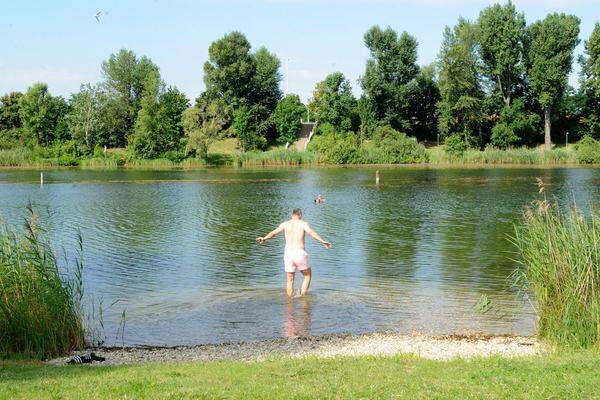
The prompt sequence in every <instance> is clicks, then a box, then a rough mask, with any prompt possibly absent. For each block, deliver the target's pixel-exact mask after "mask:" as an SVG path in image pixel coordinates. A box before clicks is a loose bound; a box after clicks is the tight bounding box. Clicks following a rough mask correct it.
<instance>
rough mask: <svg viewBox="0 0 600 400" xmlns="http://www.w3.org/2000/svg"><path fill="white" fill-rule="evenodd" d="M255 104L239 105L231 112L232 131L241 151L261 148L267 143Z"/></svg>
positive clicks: (259, 113)
mask: <svg viewBox="0 0 600 400" xmlns="http://www.w3.org/2000/svg"><path fill="white" fill-rule="evenodd" d="M261 117H262V115H261V112H260V110H258V109H257V107H256V106H241V107H238V108H237V109H236V110H235V111H234V112H233V125H232V128H233V132H234V133H235V135H236V137H237V138H238V140H239V142H240V145H241V147H242V151H248V150H257V149H262V148H264V147H265V145H266V144H267V139H266V138H265V135H264V130H263V128H262V126H261V125H262V124H264V121H263V120H262V119H261Z"/></svg>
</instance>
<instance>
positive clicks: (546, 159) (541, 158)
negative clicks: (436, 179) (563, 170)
mask: <svg viewBox="0 0 600 400" xmlns="http://www.w3.org/2000/svg"><path fill="white" fill-rule="evenodd" d="M427 152H428V153H429V159H430V162H431V163H432V164H500V165H501V164H522V165H533V164H538V165H560V164H577V163H578V160H577V155H576V152H575V151H574V150H573V149H572V148H567V149H565V148H557V149H552V150H543V149H537V148H536V149H531V148H526V147H520V148H514V149H508V150H501V149H496V148H493V147H487V148H486V149H485V150H467V151H465V152H464V153H463V154H462V155H459V156H456V155H450V154H448V153H446V152H445V151H443V149H442V148H440V147H435V148H430V149H428V150H427Z"/></svg>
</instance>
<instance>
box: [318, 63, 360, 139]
mask: <svg viewBox="0 0 600 400" xmlns="http://www.w3.org/2000/svg"><path fill="white" fill-rule="evenodd" d="M356 104H357V103H356V99H355V98H354V95H353V94H352V87H351V86H350V81H348V79H346V78H345V77H344V74H342V73H341V72H334V73H332V74H329V75H327V77H326V78H325V80H323V81H321V82H319V83H317V85H316V87H315V91H314V93H313V98H312V100H311V102H310V103H309V104H308V108H309V109H310V112H311V115H312V116H313V117H314V119H315V120H317V121H318V122H319V123H321V124H330V125H331V126H333V127H334V128H336V129H338V130H340V131H353V130H355V129H357V128H358V114H357V110H356Z"/></svg>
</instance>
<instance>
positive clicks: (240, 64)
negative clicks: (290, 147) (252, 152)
mask: <svg viewBox="0 0 600 400" xmlns="http://www.w3.org/2000/svg"><path fill="white" fill-rule="evenodd" d="M208 55H209V59H208V61H207V62H206V63H205V64H204V83H205V85H206V91H205V93H203V95H202V97H203V98H205V99H206V100H208V101H209V102H213V101H221V102H224V103H225V104H228V105H230V106H231V107H226V108H222V110H224V111H230V112H231V113H232V114H231V115H228V116H224V117H223V119H225V120H230V121H232V122H235V119H236V115H237V120H238V121H237V122H238V123H237V125H238V129H234V130H233V131H234V132H245V133H243V135H244V137H240V138H239V139H240V142H241V143H245V144H246V145H247V146H244V145H243V147H248V146H249V147H248V148H255V147H262V146H263V145H262V143H263V141H264V140H266V139H265V137H266V135H267V134H269V133H270V132H273V131H274V129H273V127H272V124H271V119H270V116H271V113H272V112H273V110H274V109H275V107H276V106H277V102H278V101H279V99H280V98H281V90H280V89H279V83H280V82H281V74H280V72H279V68H280V62H279V60H278V59H277V57H276V56H275V55H274V54H272V53H270V52H269V51H268V50H267V49H266V48H264V47H261V48H260V49H258V51H256V52H255V53H252V52H251V45H250V42H248V39H246V37H245V36H244V35H243V34H242V33H240V32H231V33H228V34H227V35H225V36H223V37H222V38H221V39H219V40H217V41H215V42H213V43H212V44H211V45H210V47H209V49H208ZM242 106H245V107H246V108H245V109H244V110H243V111H242V112H240V113H237V114H236V115H234V114H233V113H234V111H236V110H237V109H238V108H240V107H242ZM250 115H251V116H252V117H251V118H245V117H247V116H250ZM241 121H245V122H248V123H249V122H250V121H253V124H254V125H255V126H254V127H255V128H256V129H254V133H252V134H251V135H250V133H249V132H250V130H249V129H246V128H242V125H245V126H247V127H248V126H250V125H248V124H242V123H241ZM236 135H237V133H236ZM258 137H260V139H258ZM250 139H251V140H250ZM255 139H256V140H255Z"/></svg>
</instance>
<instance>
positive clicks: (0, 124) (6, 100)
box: [0, 92, 23, 134]
mask: <svg viewBox="0 0 600 400" xmlns="http://www.w3.org/2000/svg"><path fill="white" fill-rule="evenodd" d="M21 97H23V94H22V93H20V92H11V93H7V94H5V95H4V96H2V97H0V132H2V131H8V130H11V129H16V128H20V127H21V116H20V115H19V101H20V100H21ZM0 134H1V133H0Z"/></svg>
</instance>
